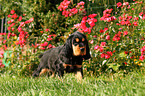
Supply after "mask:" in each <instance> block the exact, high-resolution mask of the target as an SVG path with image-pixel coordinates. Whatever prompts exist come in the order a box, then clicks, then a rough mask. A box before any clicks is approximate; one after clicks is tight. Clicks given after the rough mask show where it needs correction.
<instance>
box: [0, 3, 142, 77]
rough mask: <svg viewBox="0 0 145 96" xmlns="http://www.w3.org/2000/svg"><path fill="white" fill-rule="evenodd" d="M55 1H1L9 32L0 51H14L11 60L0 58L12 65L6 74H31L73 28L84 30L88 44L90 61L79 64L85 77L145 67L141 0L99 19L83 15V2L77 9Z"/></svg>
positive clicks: (110, 11) (86, 14) (84, 12)
mask: <svg viewBox="0 0 145 96" xmlns="http://www.w3.org/2000/svg"><path fill="white" fill-rule="evenodd" d="M4 1H5V0H4ZM55 1H56V0H54V1H51V0H50V1H49V0H48V1H46V0H30V1H29V0H23V1H19V2H18V1H17V0H13V1H12V3H11V4H10V1H6V2H5V5H4V6H3V12H2V13H4V14H7V15H8V17H7V21H8V25H7V28H8V31H9V33H6V34H0V35H2V37H3V39H2V41H3V44H2V45H0V47H2V48H3V49H4V50H5V52H7V51H12V54H11V55H9V57H7V56H4V58H2V59H3V63H5V62H8V63H9V62H10V63H9V66H8V67H5V68H6V70H7V71H8V73H13V74H17V75H26V76H28V75H31V73H32V72H33V70H34V69H35V68H36V67H37V66H38V64H39V59H38V55H39V54H40V53H42V52H44V51H45V50H48V49H50V48H54V47H56V46H59V45H62V44H64V42H65V40H66V39H67V37H68V36H69V34H71V33H73V32H74V31H75V30H79V31H81V32H84V34H86V36H87V38H88V41H89V45H90V52H91V54H92V58H91V59H90V60H88V61H85V62H84V63H83V67H84V72H85V73H86V75H95V76H99V75H100V74H102V73H104V72H110V73H112V72H113V73H119V72H124V73H128V72H131V71H132V70H133V69H134V68H141V67H144V62H145V60H144V59H145V56H144V51H145V47H144V42H145V41H144V40H145V33H144V30H145V28H144V27H143V26H144V25H145V21H144V20H145V15H144V13H143V6H144V1H143V2H142V3H141V1H138V3H135V4H134V5H128V2H124V5H121V6H119V7H117V8H116V9H115V11H114V10H113V11H112V9H107V10H104V12H103V16H101V15H98V16H97V17H96V15H97V14H89V12H86V11H87V9H85V8H84V6H86V5H87V4H86V5H84V2H81V3H80V5H79V3H78V2H77V3H72V2H71V3H70V2H69V3H68V5H67V4H66V5H65V7H67V8H66V9H65V8H61V7H59V6H60V5H62V3H61V4H60V5H59V6H58V5H57V4H58V3H57V4H55ZM2 2H3V1H1V3H2ZM87 2H91V1H87ZM92 2H93V0H92ZM95 2H101V1H95ZM104 2H105V0H104ZM3 3H4V2H3ZM59 3H60V2H59ZM116 3H118V2H116ZM7 6H9V8H8V7H7ZM12 6H13V7H12ZM93 6H94V5H93ZM117 6H118V5H117ZM63 7H64V6H63ZM10 8H12V9H10ZM57 8H58V9H57ZM108 8H109V7H108ZM61 11H62V13H61ZM141 12H142V14H141ZM96 13H97V11H96ZM114 13H115V14H114ZM96 18H97V19H96ZM74 25H75V26H74ZM2 55H3V54H2ZM5 65H6V64H5ZM0 70H1V69H0ZM2 70H3V69H2Z"/></svg>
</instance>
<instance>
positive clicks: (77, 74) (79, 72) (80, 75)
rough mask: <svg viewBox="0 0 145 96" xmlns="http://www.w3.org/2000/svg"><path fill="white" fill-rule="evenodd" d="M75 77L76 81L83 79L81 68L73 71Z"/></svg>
mask: <svg viewBox="0 0 145 96" xmlns="http://www.w3.org/2000/svg"><path fill="white" fill-rule="evenodd" d="M75 76H76V78H77V79H78V80H81V79H83V69H82V68H78V69H77V70H76V71H75Z"/></svg>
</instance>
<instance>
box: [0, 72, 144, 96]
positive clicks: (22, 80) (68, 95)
mask: <svg viewBox="0 0 145 96" xmlns="http://www.w3.org/2000/svg"><path fill="white" fill-rule="evenodd" d="M0 75H1V76H0V95H1V96H104V95H107V96H144V95H145V72H132V73H129V74H128V75H126V76H122V75H117V74H114V75H111V76H99V77H85V78H84V79H83V80H81V81H77V80H76V79H75V77H74V76H73V75H72V74H67V75H65V76H64V77H63V79H61V80H60V79H58V78H57V77H56V78H47V77H40V78H31V77H17V76H9V75H4V74H0Z"/></svg>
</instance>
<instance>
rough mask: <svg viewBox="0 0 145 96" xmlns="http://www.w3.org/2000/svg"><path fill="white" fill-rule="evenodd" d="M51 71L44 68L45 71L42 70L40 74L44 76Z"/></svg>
mask: <svg viewBox="0 0 145 96" xmlns="http://www.w3.org/2000/svg"><path fill="white" fill-rule="evenodd" d="M49 71H50V70H49V69H47V68H44V69H42V70H41V72H40V74H39V75H40V76H41V75H42V74H44V73H46V72H49Z"/></svg>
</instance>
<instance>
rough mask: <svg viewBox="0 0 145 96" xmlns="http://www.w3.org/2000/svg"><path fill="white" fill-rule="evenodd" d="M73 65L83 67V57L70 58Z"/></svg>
mask: <svg viewBox="0 0 145 96" xmlns="http://www.w3.org/2000/svg"><path fill="white" fill-rule="evenodd" d="M70 61H71V65H81V64H82V61H83V59H82V58H81V57H72V58H70Z"/></svg>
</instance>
